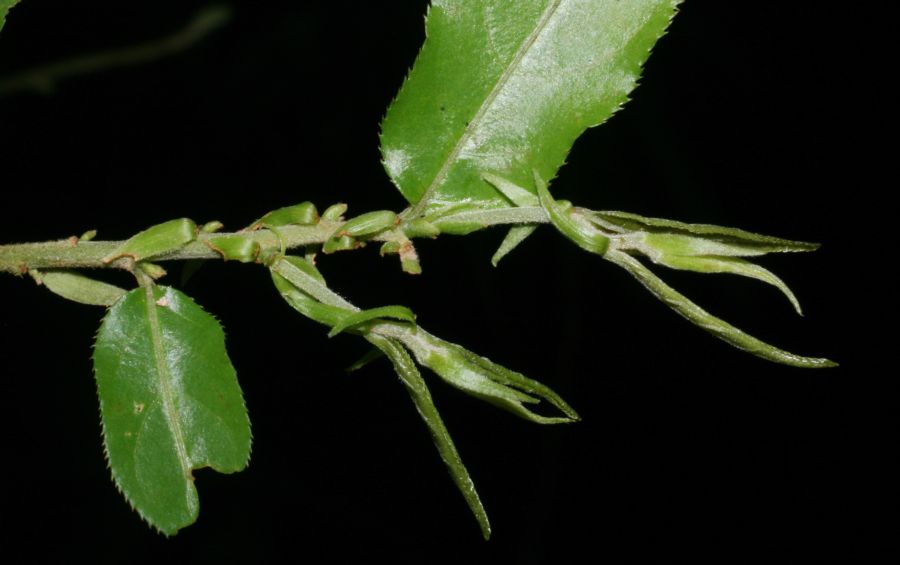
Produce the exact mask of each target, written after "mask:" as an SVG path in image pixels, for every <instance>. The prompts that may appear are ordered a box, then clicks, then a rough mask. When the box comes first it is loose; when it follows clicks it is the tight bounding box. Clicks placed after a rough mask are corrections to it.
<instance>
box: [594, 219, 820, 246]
mask: <svg viewBox="0 0 900 565" xmlns="http://www.w3.org/2000/svg"><path fill="white" fill-rule="evenodd" d="M590 219H591V220H592V221H593V222H594V223H596V224H597V225H599V226H601V227H604V228H607V229H609V230H611V231H613V232H617V233H629V232H646V233H661V234H666V235H682V236H686V237H685V238H683V239H682V240H681V241H682V242H683V243H682V244H681V245H682V248H681V249H680V250H679V251H678V254H679V255H727V256H734V257H752V256H755V255H765V254H766V253H790V252H801V251H815V250H816V249H818V248H819V244H818V243H809V242H805V241H793V240H790V239H783V238H780V237H773V236H770V235H762V234H758V233H753V232H749V231H744V230H739V229H737V228H727V227H723V226H713V225H709V224H688V223H685V222H678V221H675V220H666V219H663V218H648V217H645V216H639V215H637V214H631V213H628V212H610V211H603V212H592V213H591V214H590ZM673 241H674V240H673Z"/></svg>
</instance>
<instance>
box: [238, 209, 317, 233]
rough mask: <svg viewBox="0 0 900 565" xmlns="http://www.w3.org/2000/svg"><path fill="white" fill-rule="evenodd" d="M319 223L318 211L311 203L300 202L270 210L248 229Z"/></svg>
mask: <svg viewBox="0 0 900 565" xmlns="http://www.w3.org/2000/svg"><path fill="white" fill-rule="evenodd" d="M318 221H319V211H318V210H316V207H315V205H314V204H313V203H312V202H302V203H300V204H295V205H293V206H285V207H284V208H279V209H277V210H272V211H271V212H269V213H268V214H266V215H265V216H263V217H262V218H260V219H258V220H256V221H255V222H253V223H252V224H251V225H250V229H252V230H256V229H259V228H278V227H281V226H314V225H316V223H318Z"/></svg>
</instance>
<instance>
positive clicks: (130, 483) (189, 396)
mask: <svg viewBox="0 0 900 565" xmlns="http://www.w3.org/2000/svg"><path fill="white" fill-rule="evenodd" d="M94 371H95V376H96V379H97V392H98V395H99V398H100V414H101V419H102V423H103V439H104V444H105V448H106V454H107V458H108V460H109V466H110V469H111V470H112V474H113V479H114V480H115V482H116V486H117V487H118V488H119V490H120V491H121V492H122V494H123V495H125V498H126V499H127V500H128V502H129V503H130V504H131V505H132V506H133V507H134V509H135V510H137V511H138V513H139V514H140V515H141V516H142V517H143V518H144V519H145V520H147V522H149V523H150V524H151V525H153V526H154V527H156V528H157V529H159V530H160V531H161V532H162V533H164V534H166V535H172V534H174V533H176V532H177V531H178V530H179V529H181V528H183V527H185V526H187V525H189V524H191V523H193V522H194V521H195V520H196V519H197V514H198V510H199V502H198V497H197V491H196V489H195V488H194V478H193V475H192V471H193V470H194V469H199V468H202V467H211V468H213V469H215V470H216V471H219V472H222V473H233V472H236V471H240V470H241V469H243V468H244V467H246V465H247V462H248V460H249V458H250V441H251V434H250V420H249V418H248V416H247V410H246V407H245V406H244V400H243V396H242V394H241V390H240V387H239V386H238V382H237V377H236V374H235V371H234V368H233V367H232V365H231V362H230V361H229V359H228V355H227V353H226V351H225V335H224V333H223V332H222V329H221V327H220V326H219V324H218V322H217V321H216V320H215V318H213V317H212V316H210V315H209V314H207V313H206V312H204V311H203V310H202V309H201V308H200V307H199V306H198V305H197V304H195V303H194V302H193V301H192V300H191V299H190V298H189V297H187V296H186V295H184V294H182V293H181V292H179V291H177V290H174V289H172V288H167V287H147V288H138V289H135V290H133V291H131V292H129V293H128V294H127V295H126V296H125V297H124V298H123V299H122V300H119V301H118V302H117V303H116V304H115V305H113V307H112V308H110V311H109V313H108V314H107V316H106V318H104V320H103V324H102V325H101V327H100V331H99V332H98V335H97V342H96V345H95V348H94Z"/></svg>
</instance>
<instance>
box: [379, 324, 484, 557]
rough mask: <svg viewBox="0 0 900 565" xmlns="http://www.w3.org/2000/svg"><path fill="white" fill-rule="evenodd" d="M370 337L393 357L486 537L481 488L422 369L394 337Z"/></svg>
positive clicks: (453, 477) (439, 450)
mask: <svg viewBox="0 0 900 565" xmlns="http://www.w3.org/2000/svg"><path fill="white" fill-rule="evenodd" d="M367 339H368V340H369V341H370V342H371V343H372V344H373V345H374V346H375V347H377V348H378V349H379V350H380V351H381V352H382V353H384V354H385V355H386V356H387V357H388V359H390V360H391V363H392V364H393V365H394V370H395V371H396V372H397V376H399V377H400V381H401V382H402V383H403V385H404V386H405V387H406V390H407V391H408V392H409V395H410V397H412V400H413V403H414V404H415V405H416V410H417V411H418V412H419V416H421V417H422V420H423V421H424V422H425V425H427V426H428V430H429V431H430V432H431V438H432V439H433V440H434V445H435V447H437V450H438V453H439V454H440V456H441V459H443V461H444V464H445V465H447V470H448V471H449V472H450V477H451V478H452V479H453V482H454V483H456V486H457V488H459V491H460V492H461V493H462V495H463V498H465V499H466V502H467V503H468V505H469V508H470V509H471V510H472V514H474V515H475V519H476V520H478V524H479V526H481V534H482V535H483V536H484V539H488V538H490V537H491V524H490V521H489V520H488V516H487V512H485V510H484V506H483V505H482V504H481V499H480V498H479V497H478V492H477V491H476V490H475V483H473V482H472V478H471V477H470V476H469V471H468V470H466V466H465V465H464V464H463V462H462V458H461V457H460V456H459V452H458V451H457V450H456V446H455V445H454V444H453V439H452V438H451V437H450V432H449V431H448V430H447V426H445V425H444V421H443V420H441V415H440V413H438V410H437V407H436V406H435V405H434V400H432V398H431V393H430V392H429V391H428V385H426V384H425V379H423V378H422V375H421V374H420V373H419V369H418V368H417V367H416V364H415V362H414V361H413V360H412V358H411V357H410V356H409V353H407V352H406V350H405V349H404V348H403V346H402V345H401V344H400V343H398V342H397V341H396V340H395V339H392V338H387V337H384V336H380V335H375V334H370V335H369V336H367Z"/></svg>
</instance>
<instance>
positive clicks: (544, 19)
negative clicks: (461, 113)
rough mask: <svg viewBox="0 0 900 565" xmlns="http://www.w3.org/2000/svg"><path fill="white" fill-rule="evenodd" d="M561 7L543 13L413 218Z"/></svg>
mask: <svg viewBox="0 0 900 565" xmlns="http://www.w3.org/2000/svg"><path fill="white" fill-rule="evenodd" d="M560 4H562V0H554V1H553V3H552V4H550V5H549V6H548V7H547V8H546V9H545V10H544V13H543V14H541V19H540V20H539V21H538V24H537V25H536V26H535V28H534V29H533V30H532V32H531V33H530V34H529V35H528V37H526V38H525V41H523V42H522V45H520V46H519V49H518V50H517V51H516V53H515V55H513V58H512V60H511V61H510V63H509V64H508V65H507V66H506V68H505V69H504V70H503V73H501V74H500V77H499V78H498V79H497V83H496V84H494V87H493V88H492V89H491V91H490V92H489V93H488V95H487V97H486V98H485V99H484V102H482V104H481V106H480V107H479V108H478V111H477V112H475V115H474V116H473V117H472V119H471V120H469V123H468V124H467V125H466V128H465V129H464V130H463V133H462V135H461V136H460V137H459V139H458V140H457V141H456V144H455V145H454V146H453V149H452V150H451V151H450V153H449V154H448V155H447V158H446V159H444V162H443V163H442V164H441V168H440V169H439V170H438V172H437V174H436V175H435V176H434V178H433V179H432V181H431V183H430V184H429V185H428V188H427V189H425V192H424V193H423V194H422V197H421V198H419V201H418V202H416V204H415V205H414V206H413V207H412V209H411V210H410V214H409V215H410V217H412V218H415V217H418V216H420V215H422V212H424V210H425V207H426V206H427V205H428V201H429V199H430V198H431V196H432V195H433V194H434V192H435V191H436V190H437V189H438V187H439V186H441V184H443V182H444V181H445V180H447V176H448V175H449V174H450V168H451V167H452V166H453V164H454V163H455V162H456V160H457V158H458V157H459V154H460V152H461V151H462V148H463V146H464V145H465V144H466V143H467V142H468V141H469V139H471V137H472V134H473V132H474V131H475V129H476V128H477V127H478V124H479V123H480V122H481V120H482V119H483V118H484V115H485V114H486V113H487V112H488V110H489V109H490V108H491V106H493V104H494V100H496V99H497V96H499V94H500V92H501V91H502V90H503V88H504V87H505V86H506V83H507V82H509V78H510V77H511V76H512V74H513V73H514V72H515V71H516V69H517V68H518V67H519V65H520V64H521V62H522V59H524V58H525V55H526V54H527V53H528V51H529V50H530V49H531V47H532V46H533V45H534V44H535V43H536V42H537V39H538V37H539V36H540V35H541V33H543V31H544V30H545V29H546V28H547V24H549V23H550V20H551V19H552V18H553V15H554V14H555V13H556V10H557V9H558V8H559V6H560Z"/></svg>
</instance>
